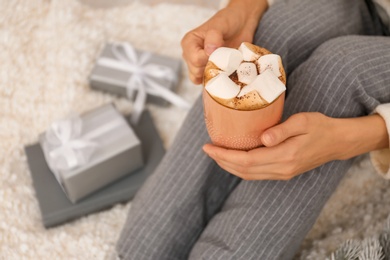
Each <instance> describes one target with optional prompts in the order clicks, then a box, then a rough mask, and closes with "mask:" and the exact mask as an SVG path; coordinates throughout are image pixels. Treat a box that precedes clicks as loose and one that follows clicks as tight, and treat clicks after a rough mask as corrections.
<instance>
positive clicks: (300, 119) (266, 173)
mask: <svg viewBox="0 0 390 260" xmlns="http://www.w3.org/2000/svg"><path fill="white" fill-rule="evenodd" d="M261 141H262V142H263V144H264V145H265V146H264V147H260V148H257V149H253V150H250V151H248V152H245V151H237V150H229V149H224V148H220V147H216V146H213V145H211V144H206V145H205V146H204V147H203V150H204V151H205V152H206V153H207V154H208V155H209V156H210V157H211V158H213V159H214V160H215V161H216V162H217V163H218V165H220V166H221V167H222V168H223V169H225V170H226V171H228V172H230V173H232V174H234V175H236V176H238V177H240V178H242V179H245V180H289V179H291V178H293V177H295V176H297V175H299V174H302V173H304V172H306V171H308V170H311V169H313V168H316V167H318V166H320V165H322V164H324V163H326V162H329V161H332V160H345V159H349V158H352V157H354V156H357V155H359V154H363V153H366V152H369V151H373V150H377V149H382V148H386V147H389V137H388V134H387V130H386V125H385V123H384V121H383V119H382V118H381V117H380V116H379V115H371V116H365V117H360V118H348V119H335V118H330V117H327V116H325V115H323V114H320V113H298V114H295V115H293V116H291V117H290V118H289V119H288V120H286V121H285V122H283V123H281V124H279V125H276V126H274V127H272V128H269V129H268V130H266V131H265V132H264V133H263V135H262V137H261Z"/></svg>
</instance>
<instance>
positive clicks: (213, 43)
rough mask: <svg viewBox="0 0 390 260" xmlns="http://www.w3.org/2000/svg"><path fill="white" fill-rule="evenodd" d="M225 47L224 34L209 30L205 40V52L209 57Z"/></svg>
mask: <svg viewBox="0 0 390 260" xmlns="http://www.w3.org/2000/svg"><path fill="white" fill-rule="evenodd" d="M222 46H224V39H223V34H222V32H221V31H219V30H213V29H212V30H208V31H207V32H206V37H205V39H204V50H205V52H206V54H207V55H208V56H210V54H211V53H213V51H215V50H216V49H217V48H219V47H222Z"/></svg>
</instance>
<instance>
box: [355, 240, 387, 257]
mask: <svg viewBox="0 0 390 260" xmlns="http://www.w3.org/2000/svg"><path fill="white" fill-rule="evenodd" d="M383 259H384V256H383V252H382V246H381V245H380V243H379V240H378V239H376V238H366V239H364V240H363V242H362V250H361V251H360V254H359V256H358V260H383Z"/></svg>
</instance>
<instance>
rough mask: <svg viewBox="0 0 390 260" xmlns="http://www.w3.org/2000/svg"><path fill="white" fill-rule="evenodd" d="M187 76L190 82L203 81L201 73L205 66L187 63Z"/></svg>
mask: <svg viewBox="0 0 390 260" xmlns="http://www.w3.org/2000/svg"><path fill="white" fill-rule="evenodd" d="M187 68H188V72H189V77H190V80H191V81H192V82H194V83H195V84H200V83H202V82H203V74H204V68H205V67H195V66H193V65H191V64H187Z"/></svg>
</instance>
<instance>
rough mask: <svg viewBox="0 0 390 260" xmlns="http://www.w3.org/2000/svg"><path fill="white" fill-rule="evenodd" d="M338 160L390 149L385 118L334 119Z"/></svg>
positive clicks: (376, 116)
mask: <svg viewBox="0 0 390 260" xmlns="http://www.w3.org/2000/svg"><path fill="white" fill-rule="evenodd" d="M332 120H333V129H334V132H335V134H334V135H335V136H336V137H337V138H336V139H337V141H336V151H337V152H336V154H335V155H336V158H335V159H338V160H346V159H350V158H352V157H355V156H358V155H361V154H364V153H367V152H371V151H374V150H379V149H384V148H388V147H389V136H388V132H387V128H386V124H385V122H384V120H383V118H382V117H381V116H379V115H377V114H374V115H369V116H364V117H357V118H337V119H336V118H333V119H332Z"/></svg>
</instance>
